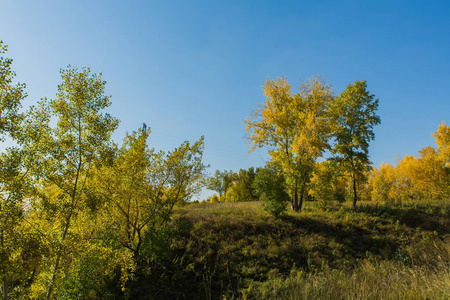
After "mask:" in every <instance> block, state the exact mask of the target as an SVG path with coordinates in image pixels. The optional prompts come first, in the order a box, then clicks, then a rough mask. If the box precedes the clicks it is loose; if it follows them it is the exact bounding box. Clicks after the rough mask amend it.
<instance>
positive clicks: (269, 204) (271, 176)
mask: <svg viewBox="0 0 450 300" xmlns="http://www.w3.org/2000/svg"><path fill="white" fill-rule="evenodd" d="M285 184H286V182H285V178H284V176H283V173H282V172H281V170H280V168H277V166H276V165H275V164H268V165H266V167H265V168H263V169H260V170H259V172H258V174H257V175H256V177H255V181H254V182H253V187H254V188H255V191H256V193H257V194H258V195H259V198H260V200H261V202H262V205H263V208H264V210H266V211H268V212H269V213H271V214H272V215H274V216H275V217H278V216H279V215H280V214H282V213H284V212H285V211H286V204H287V202H288V201H289V195H288V194H287V192H286V188H285Z"/></svg>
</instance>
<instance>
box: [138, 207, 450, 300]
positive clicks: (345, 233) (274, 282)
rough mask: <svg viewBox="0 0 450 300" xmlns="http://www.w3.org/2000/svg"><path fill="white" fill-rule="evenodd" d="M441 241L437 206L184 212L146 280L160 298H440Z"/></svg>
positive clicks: (444, 271) (445, 265) (445, 263)
mask: <svg viewBox="0 0 450 300" xmlns="http://www.w3.org/2000/svg"><path fill="white" fill-rule="evenodd" d="M449 233H450V210H449V209H448V206H447V205H446V204H440V203H428V204H426V205H419V204H417V203H408V204H404V205H403V206H402V207H400V206H385V205H377V204H376V203H360V206H359V207H358V208H357V209H356V210H352V209H351V208H350V207H347V206H345V205H344V206H342V207H339V206H335V207H328V208H320V209H319V208H316V207H315V205H314V203H311V202H307V203H306V205H305V208H304V210H303V211H302V212H301V213H291V212H290V213H288V214H286V215H284V216H283V217H281V218H278V219H275V218H274V217H272V216H270V215H269V214H268V213H266V212H264V211H263V210H262V208H261V205H260V203H259V202H241V203H216V204H206V203H200V204H191V205H187V206H185V207H182V208H180V209H178V210H177V211H176V214H175V216H174V218H173V220H172V223H171V224H170V235H169V236H166V238H165V240H166V242H167V245H166V248H164V249H165V250H164V252H167V253H166V254H165V258H164V259H161V260H159V261H155V260H154V261H153V262H152V263H151V266H150V267H149V270H150V269H151V270H152V271H151V272H152V273H151V274H153V275H148V276H147V277H146V278H145V281H146V282H147V283H148V282H149V280H152V282H153V283H154V284H155V286H158V288H155V290H154V291H152V290H151V289H150V288H149V293H153V295H155V293H156V292H157V293H158V296H157V298H161V299H162V298H171V299H177V298H178V299H205V298H206V299H222V298H227V299H238V298H242V299H427V298H430V299H445V298H449V297H450V295H449V292H448V291H450V280H449V278H450V276H449V271H448V270H449V267H450V258H449V257H450V254H449V253H450V246H449V245H450V244H449V243H448V242H447V240H448V235H449ZM148 274H150V271H149V273H148ZM152 276H153V277H152Z"/></svg>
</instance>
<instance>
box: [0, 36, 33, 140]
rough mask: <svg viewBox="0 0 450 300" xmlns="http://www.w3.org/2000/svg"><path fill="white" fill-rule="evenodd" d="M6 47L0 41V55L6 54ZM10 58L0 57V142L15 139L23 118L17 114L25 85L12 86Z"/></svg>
mask: <svg viewBox="0 0 450 300" xmlns="http://www.w3.org/2000/svg"><path fill="white" fill-rule="evenodd" d="M7 50H8V47H7V46H6V45H4V44H3V41H0V54H4V53H6V51H7ZM12 62H13V60H12V59H11V58H6V57H3V56H1V57H0V141H2V142H3V141H5V138H6V136H12V137H13V138H14V137H15V134H16V132H17V131H18V129H19V128H18V125H19V123H20V121H21V119H22V118H23V114H21V113H20V112H19V110H20V108H21V107H22V100H23V99H25V97H26V96H27V94H26V93H25V91H24V89H25V84H23V83H17V84H13V79H14V77H15V76H16V73H15V72H14V71H12V70H11V64H12Z"/></svg>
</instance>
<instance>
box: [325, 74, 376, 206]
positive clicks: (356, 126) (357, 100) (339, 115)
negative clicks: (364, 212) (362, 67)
mask: <svg viewBox="0 0 450 300" xmlns="http://www.w3.org/2000/svg"><path fill="white" fill-rule="evenodd" d="M377 110H378V99H375V96H374V95H371V94H370V93H369V91H368V90H367V83H366V81H355V83H353V84H349V85H348V86H347V88H346V89H345V90H344V91H343V92H342V93H341V94H340V95H339V96H338V97H336V100H335V102H334V104H333V107H332V109H331V111H332V124H333V137H334V140H335V144H334V146H333V149H332V153H333V154H334V155H335V159H336V160H337V161H339V162H340V163H341V164H342V166H343V167H344V168H345V169H346V170H347V171H348V172H349V173H350V174H351V177H352V183H353V194H354V199H353V207H356V202H357V199H358V196H357V182H361V181H363V180H364V177H363V175H364V172H365V171H366V170H367V169H368V168H369V164H370V161H369V142H370V141H371V140H373V139H374V138H375V134H374V132H373V128H374V126H376V125H378V124H379V123H380V117H379V116H378V115H377V114H376V111H377Z"/></svg>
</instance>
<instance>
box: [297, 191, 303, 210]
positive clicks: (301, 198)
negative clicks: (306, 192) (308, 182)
mask: <svg viewBox="0 0 450 300" xmlns="http://www.w3.org/2000/svg"><path fill="white" fill-rule="evenodd" d="M302 206H303V193H301V194H300V202H299V204H298V211H302Z"/></svg>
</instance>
